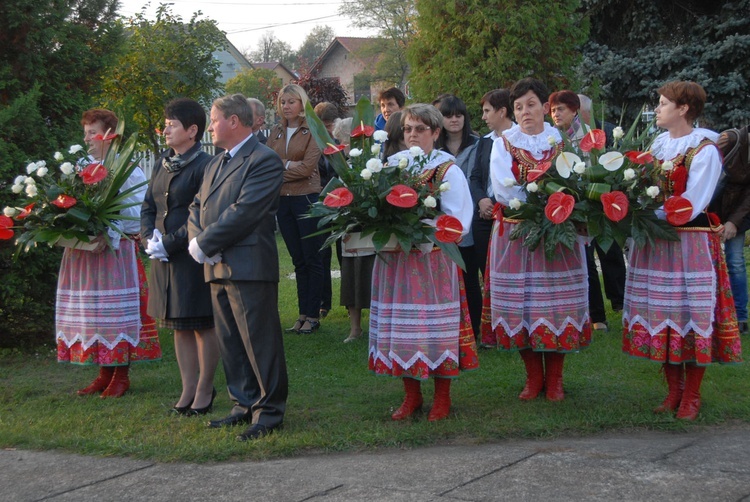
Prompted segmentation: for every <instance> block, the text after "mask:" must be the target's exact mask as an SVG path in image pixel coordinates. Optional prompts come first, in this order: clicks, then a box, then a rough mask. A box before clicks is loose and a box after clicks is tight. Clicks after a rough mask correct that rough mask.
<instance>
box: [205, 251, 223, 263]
mask: <svg viewBox="0 0 750 502" xmlns="http://www.w3.org/2000/svg"><path fill="white" fill-rule="evenodd" d="M220 262H221V253H216V254H215V255H213V256H212V257H211V258H206V263H208V264H209V265H216V264H217V263H220Z"/></svg>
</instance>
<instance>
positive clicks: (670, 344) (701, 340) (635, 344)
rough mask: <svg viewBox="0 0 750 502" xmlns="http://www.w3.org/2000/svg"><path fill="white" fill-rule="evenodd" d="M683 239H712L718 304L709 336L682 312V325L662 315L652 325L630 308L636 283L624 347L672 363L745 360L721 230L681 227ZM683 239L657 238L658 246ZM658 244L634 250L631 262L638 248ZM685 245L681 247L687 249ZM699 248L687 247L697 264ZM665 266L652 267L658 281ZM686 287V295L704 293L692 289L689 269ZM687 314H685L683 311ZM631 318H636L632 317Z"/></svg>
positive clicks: (698, 242) (698, 241) (710, 256)
mask: <svg viewBox="0 0 750 502" xmlns="http://www.w3.org/2000/svg"><path fill="white" fill-rule="evenodd" d="M680 233H681V237H683V240H686V241H690V240H692V241H694V242H695V246H700V245H701V241H703V243H705V240H703V239H702V238H701V239H697V238H696V237H698V236H704V235H705V236H707V239H708V247H707V249H708V257H707V259H709V260H710V261H711V263H712V266H713V268H714V270H715V271H716V282H715V291H714V292H713V294H714V295H715V304H714V311H713V320H712V328H713V329H711V330H710V331H709V333H708V335H707V336H706V335H705V334H701V333H698V332H696V329H694V326H693V324H690V323H685V322H684V319H685V318H684V317H680V320H681V321H682V325H678V324H675V323H674V322H667V323H665V322H661V317H659V318H658V321H659V323H658V326H659V328H658V329H654V328H653V326H650V325H649V319H648V317H647V316H644V315H642V314H641V315H636V314H637V313H636V312H633V311H632V310H630V311H629V309H631V308H632V307H631V305H632V303H633V302H632V301H631V299H630V298H629V291H632V290H633V289H632V288H628V287H627V286H626V288H625V308H624V311H625V312H626V314H627V315H625V316H624V317H623V352H625V353H626V354H628V355H630V356H634V357H639V358H645V359H651V360H652V361H658V362H662V363H663V362H670V363H673V364H679V363H685V362H694V363H695V364H697V365H699V366H706V365H709V364H711V363H712V362H718V363H725V364H732V363H739V362H742V348H741V343H740V334H739V329H738V326H737V316H736V313H735V309H734V300H733V298H732V290H731V288H730V284H729V275H728V273H727V265H726V260H725V258H724V254H723V252H722V250H721V243H720V237H719V235H718V234H714V233H708V232H705V233H704V232H690V233H689V234H688V235H687V236H686V235H685V234H686V233H687V232H680ZM679 244H680V243H676V244H675V243H670V242H666V241H657V243H656V248H659V247H669V246H675V245H679ZM657 251H658V249H656V250H653V249H649V248H648V246H647V247H644V248H643V249H637V248H636V249H632V250H631V255H630V257H629V261H630V262H631V263H633V260H637V259H638V255H639V253H652V254H653V253H657ZM682 254H685V253H684V250H683V253H682ZM700 255H701V253H699V252H697V251H696V252H689V253H687V254H686V256H687V257H688V258H686V259H689V260H690V263H691V264H695V263H694V261H695V259H696V258H697V257H698V256H700ZM659 272H664V271H663V270H657V271H654V273H653V274H650V277H651V278H652V281H654V280H658V278H659V276H660V274H659ZM686 277H687V278H686V280H685V281H686V284H685V287H684V290H685V291H689V292H690V293H688V295H690V294H695V293H698V294H699V293H700V291H698V292H695V291H694V289H695V288H694V287H693V286H694V285H693V283H692V282H690V280H689V275H687V274H686ZM632 281H633V277H632V274H631V272H630V269H629V271H628V282H632ZM652 287H653V289H654V290H655V291H658V290H659V287H658V284H654V285H653V286H652ZM682 314H684V313H682ZM631 319H633V321H632V322H631Z"/></svg>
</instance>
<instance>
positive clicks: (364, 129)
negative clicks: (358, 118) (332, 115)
mask: <svg viewBox="0 0 750 502" xmlns="http://www.w3.org/2000/svg"><path fill="white" fill-rule="evenodd" d="M374 133H375V128H374V127H372V126H368V125H364V124H363V123H361V122H360V124H359V125H358V126H357V127H355V128H354V130H353V131H352V138H359V137H360V136H367V137H368V138H369V137H370V136H372V135H373V134H374Z"/></svg>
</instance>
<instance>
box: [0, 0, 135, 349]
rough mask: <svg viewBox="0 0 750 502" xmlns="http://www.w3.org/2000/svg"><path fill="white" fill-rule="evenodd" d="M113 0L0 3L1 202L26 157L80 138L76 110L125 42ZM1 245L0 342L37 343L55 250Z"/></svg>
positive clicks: (48, 304) (47, 313) (49, 297)
mask: <svg viewBox="0 0 750 502" xmlns="http://www.w3.org/2000/svg"><path fill="white" fill-rule="evenodd" d="M116 10H117V1H116V0H78V1H76V2H59V1H56V0H35V1H33V2H30V1H28V0H4V1H3V2H0V19H2V20H3V29H2V30H0V207H5V206H6V205H8V204H9V203H10V201H11V192H10V190H9V182H10V181H12V179H13V178H14V177H15V176H16V175H17V174H18V173H19V172H20V171H21V170H22V169H23V167H24V166H25V165H26V163H27V162H28V161H30V160H35V159H40V158H43V157H44V155H48V154H49V152H51V151H54V150H57V149H61V147H62V146H64V145H69V144H70V143H71V142H73V141H74V140H76V139H79V138H80V137H81V125H80V117H81V112H82V111H84V110H86V109H88V108H91V107H92V106H93V105H94V104H95V103H94V96H96V95H97V94H98V92H99V81H98V79H97V78H96V75H99V74H101V73H102V72H104V71H106V68H107V67H108V66H109V65H110V64H111V63H112V61H113V59H114V57H115V56H116V51H117V49H118V47H119V46H120V45H121V44H122V41H123V31H122V27H121V26H120V25H119V24H118V23H117V21H116V19H117V13H116ZM13 249H14V246H13V243H12V242H3V243H0V274H2V281H0V326H2V328H0V330H2V333H1V335H2V336H0V345H2V346H9V345H11V346H14V345H25V344H32V345H33V344H35V343H37V342H38V338H36V336H37V335H39V334H40V333H42V334H43V336H45V337H49V334H50V333H52V332H53V321H54V310H53V306H54V298H55V288H56V275H57V268H58V266H59V263H60V252H59V250H53V249H45V250H43V251H42V250H38V251H34V252H32V253H30V254H28V255H26V256H25V257H24V258H23V259H21V260H20V261H19V262H18V263H14V262H13V260H12V255H13Z"/></svg>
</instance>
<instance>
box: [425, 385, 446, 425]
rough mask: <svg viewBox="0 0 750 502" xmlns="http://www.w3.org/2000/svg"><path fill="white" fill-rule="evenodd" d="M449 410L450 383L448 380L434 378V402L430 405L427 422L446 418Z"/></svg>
mask: <svg viewBox="0 0 750 502" xmlns="http://www.w3.org/2000/svg"><path fill="white" fill-rule="evenodd" d="M450 410H451V381H450V379H449V378H435V402H433V403H432V409H431V410H430V414H429V415H427V420H428V421H430V422H436V421H438V420H442V419H444V418H447V417H448V413H450Z"/></svg>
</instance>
